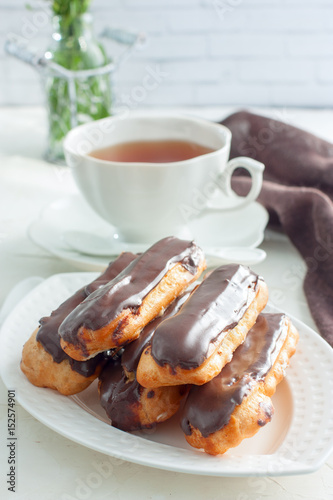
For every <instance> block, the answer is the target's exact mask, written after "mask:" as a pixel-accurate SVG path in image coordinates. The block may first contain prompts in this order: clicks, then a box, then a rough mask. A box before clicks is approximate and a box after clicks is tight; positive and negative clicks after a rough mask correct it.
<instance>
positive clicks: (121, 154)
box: [64, 114, 264, 243]
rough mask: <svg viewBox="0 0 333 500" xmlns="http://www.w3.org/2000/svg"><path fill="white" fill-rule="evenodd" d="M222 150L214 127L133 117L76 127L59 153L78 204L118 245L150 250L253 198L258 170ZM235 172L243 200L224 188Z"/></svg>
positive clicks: (221, 132) (226, 139)
mask: <svg viewBox="0 0 333 500" xmlns="http://www.w3.org/2000/svg"><path fill="white" fill-rule="evenodd" d="M230 143H231V132H230V130H229V129H228V128H226V127H225V126H223V125H220V124H218V123H213V122H210V121H207V120H203V119H199V118H194V117H190V116H181V115H167V114H166V115H158V116H149V115H135V116H126V117H124V116H114V117H109V118H104V119H102V120H98V121H95V122H90V123H87V124H85V125H81V126H79V127H76V128H74V129H73V130H71V131H70V132H69V133H68V134H67V136H66V139H65V142H64V150H65V156H66V160H67V163H68V165H69V166H70V167H71V169H72V172H73V176H74V179H75V181H76V184H77V185H78V187H79V189H80V191H81V193H82V194H83V196H84V198H85V199H86V201H87V202H88V203H89V205H90V206H91V207H92V208H93V209H94V210H95V212H97V214H99V215H100V216H101V217H102V218H103V219H105V220H106V221H108V222H109V223H110V224H112V225H113V226H114V227H115V228H116V232H117V234H118V235H119V238H122V239H123V240H124V241H128V242H136V243H152V242H154V241H156V240H158V239H160V238H162V237H164V236H168V235H175V236H179V237H182V236H189V235H188V229H187V228H188V224H189V222H190V221H191V220H192V219H194V218H197V217H200V216H202V215H204V214H206V213H207V212H216V211H229V210H237V209H239V208H242V207H245V206H246V205H248V204H249V203H251V202H253V201H254V200H255V199H256V198H257V196H258V194H259V192H260V189H261V186H262V175H263V170H264V165H263V164H262V163H260V162H258V161H256V160H253V159H252V158H246V157H239V158H235V159H233V160H230V161H229V152H230ZM238 167H242V168H244V169H246V170H247V171H248V172H249V174H250V175H251V177H252V185H251V189H250V191H249V193H248V194H247V195H246V196H245V197H241V196H238V195H237V194H236V193H235V192H234V191H233V190H232V188H231V177H232V174H233V172H234V170H235V169H236V168H238ZM215 198H216V200H215ZM217 200H218V203H216V202H217Z"/></svg>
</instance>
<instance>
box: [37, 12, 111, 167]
mask: <svg viewBox="0 0 333 500" xmlns="http://www.w3.org/2000/svg"><path fill="white" fill-rule="evenodd" d="M45 58H46V59H47V60H48V61H49V62H50V63H51V64H50V65H48V67H47V68H46V70H45V71H44V72H43V81H44V87H45V92H46V102H47V108H48V118H49V141H48V150H47V159H48V160H50V161H61V160H63V158H64V156H63V148H62V143H63V139H64V137H65V135H66V134H67V132H68V131H69V130H70V129H71V128H73V127H75V126H77V125H80V124H82V123H86V122H88V121H91V120H98V119H100V118H104V117H106V116H109V115H110V113H111V83H110V82H111V80H110V71H103V68H106V70H107V68H108V65H110V60H109V59H108V57H107V55H106V53H105V51H104V49H103V47H102V45H101V44H100V43H99V42H98V41H97V40H96V39H95V37H94V35H93V30H92V17H91V15H90V14H87V13H85V14H82V15H79V16H76V17H72V16H54V18H53V35H52V43H51V45H50V47H49V48H48V50H47V51H46V53H45ZM52 63H56V64H55V65H52ZM54 68H58V70H55V69H54ZM59 68H60V69H61V71H59Z"/></svg>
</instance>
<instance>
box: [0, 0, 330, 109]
mask: <svg viewBox="0 0 333 500" xmlns="http://www.w3.org/2000/svg"><path fill="white" fill-rule="evenodd" d="M26 3H27V0H1V3H0V104H39V103H41V102H42V101H43V94H42V92H41V87H40V83H39V81H38V76H37V74H36V73H35V72H34V71H33V70H32V69H31V68H29V67H28V66H26V65H24V64H23V63H20V62H18V61H16V60H15V59H13V58H10V57H8V56H6V54H5V53H4V50H3V43H4V40H5V37H6V35H8V33H9V32H12V33H16V34H18V35H21V36H22V35H25V36H28V37H29V38H30V41H29V43H30V45H31V46H35V47H38V48H39V49H40V50H42V48H43V47H45V46H46V44H47V39H48V36H49V27H48V25H47V26H44V24H45V23H44V24H43V22H42V21H43V17H39V18H37V17H36V16H37V14H36V12H29V11H27V10H26V9H25V4H26ZM31 3H32V4H33V5H37V6H38V5H43V6H44V5H45V4H46V2H45V0H31ZM91 10H92V12H93V14H94V22H95V31H96V32H97V33H98V32H100V31H101V29H102V28H103V27H104V26H106V25H109V26H114V27H123V28H128V29H130V30H134V31H143V32H145V33H146V34H147V43H146V45H145V47H144V48H143V49H141V50H140V51H136V52H134V53H133V54H132V55H131V56H130V58H129V59H128V60H127V61H126V62H125V63H124V64H123V66H122V67H121V68H120V69H119V71H118V72H117V78H116V92H117V94H116V95H117V100H118V102H119V103H120V104H121V103H122V102H130V105H131V106H133V107H140V106H155V105H157V106H172V105H191V106H193V105H225V104H227V105H228V104H230V105H233V104H235V105H247V104H248V105H263V106H270V105H279V106H314V107H316V106H317V107H326V106H331V105H332V104H333V0H93V1H92V9H91ZM34 16H35V17H34ZM44 18H45V15H44ZM38 20H39V24H40V26H37V28H36V24H37V25H38ZM156 68H158V70H159V71H161V72H162V74H163V77H161V78H160V79H159V81H158V85H156V88H154V89H147V88H145V85H144V82H145V81H146V80H145V77H147V72H148V73H149V71H151V70H156ZM154 87H155V86H154Z"/></svg>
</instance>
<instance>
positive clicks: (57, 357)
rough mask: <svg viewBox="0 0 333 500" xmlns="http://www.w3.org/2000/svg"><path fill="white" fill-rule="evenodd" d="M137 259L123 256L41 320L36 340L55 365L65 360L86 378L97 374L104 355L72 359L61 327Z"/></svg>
mask: <svg viewBox="0 0 333 500" xmlns="http://www.w3.org/2000/svg"><path fill="white" fill-rule="evenodd" d="M135 258H136V255H134V254H132V253H130V252H125V253H123V254H121V255H120V256H119V257H118V258H117V259H116V260H115V261H114V262H111V263H110V264H109V266H108V267H107V269H106V270H105V271H104V273H103V274H101V275H100V276H99V277H98V278H97V279H95V280H94V281H92V282H91V283H89V284H88V285H86V286H84V287H82V288H80V290H78V291H77V292H76V293H74V295H72V296H71V297H69V298H68V299H67V300H66V301H65V302H63V303H62V304H61V305H60V306H59V307H58V309H56V310H55V311H53V312H52V313H51V316H45V317H43V318H41V319H40V321H39V323H40V328H39V330H38V332H37V336H36V340H37V341H38V342H40V343H41V344H42V346H43V347H44V349H45V351H46V352H48V353H49V354H50V355H51V356H52V358H53V361H55V363H61V362H62V361H64V360H65V359H68V360H69V363H70V365H71V367H72V369H73V370H74V371H76V372H78V373H79V374H81V375H83V376H84V377H90V376H91V375H93V374H94V373H95V370H96V367H97V365H98V364H99V363H101V361H102V360H103V354H98V355H97V356H95V357H94V358H91V359H89V360H87V361H76V360H74V359H72V358H70V357H69V356H68V355H67V354H66V353H65V352H64V351H63V350H62V348H61V346H60V336H59V334H58V329H59V326H60V325H61V323H62V322H63V320H64V319H65V318H66V316H67V315H68V314H69V313H70V312H71V311H73V309H75V307H77V306H78V305H79V304H80V303H81V302H82V301H83V300H84V299H85V298H86V297H88V296H89V295H90V294H91V293H93V292H94V291H95V290H97V289H98V288H100V287H101V286H103V285H105V284H106V283H108V282H109V281H110V280H112V279H113V278H115V277H116V276H117V275H118V274H119V273H120V272H121V271H122V270H123V269H125V267H127V266H128V265H129V264H130V263H131V262H132V261H133V260H134V259H135Z"/></svg>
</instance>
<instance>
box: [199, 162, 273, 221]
mask: <svg viewBox="0 0 333 500" xmlns="http://www.w3.org/2000/svg"><path fill="white" fill-rule="evenodd" d="M239 167H242V168H245V169H246V170H247V171H248V172H249V173H250V175H251V178H252V185H251V189H250V191H249V192H248V194H247V195H246V196H238V195H237V194H236V193H235V191H234V190H233V189H232V187H231V177H232V174H233V173H234V171H235V170H236V168H239ZM264 169H265V165H264V164H263V163H261V162H259V161H257V160H254V159H253V158H247V157H245V156H239V157H238V158H234V159H232V160H229V161H228V163H227V165H226V168H225V170H224V171H223V172H222V173H221V174H220V175H219V177H218V181H217V184H218V186H219V188H220V190H221V191H222V192H223V193H224V195H225V196H226V197H227V198H232V199H233V203H232V204H231V205H227V206H226V205H220V206H218V205H217V204H215V203H214V204H208V205H207V206H206V208H205V209H204V210H203V212H201V214H206V213H207V212H209V213H213V212H220V211H221V210H224V211H227V210H237V209H239V208H242V207H245V206H246V205H248V204H249V203H251V202H252V201H254V200H256V199H257V197H258V195H259V193H260V190H261V187H262V180H263V171H264ZM201 214H200V215H201Z"/></svg>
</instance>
